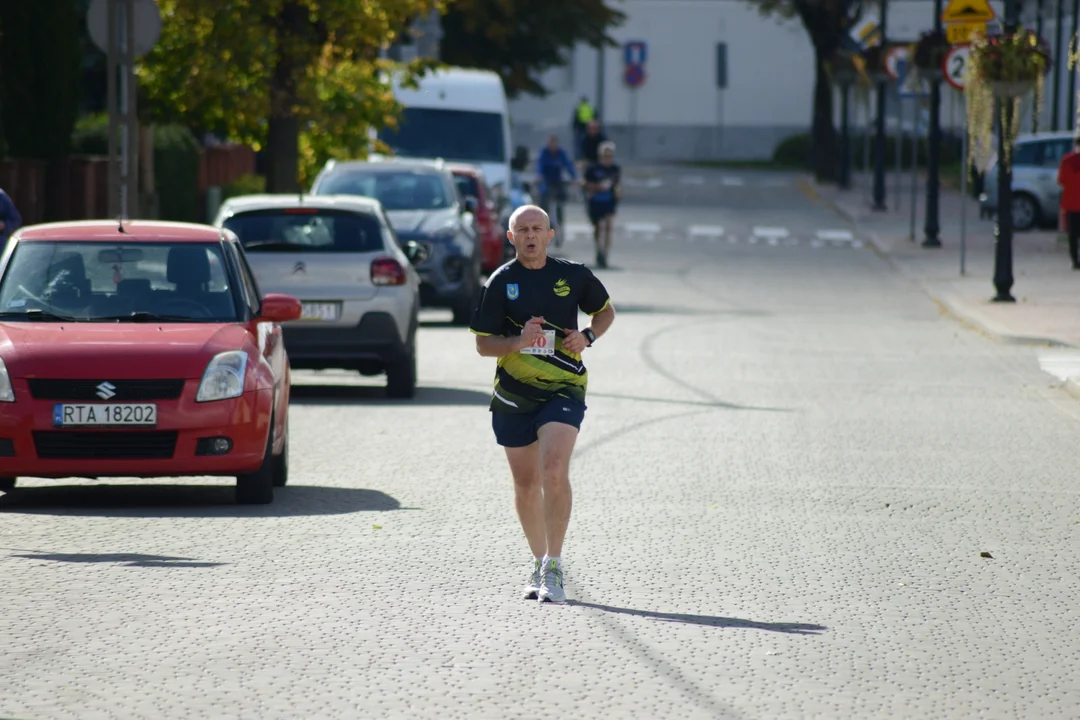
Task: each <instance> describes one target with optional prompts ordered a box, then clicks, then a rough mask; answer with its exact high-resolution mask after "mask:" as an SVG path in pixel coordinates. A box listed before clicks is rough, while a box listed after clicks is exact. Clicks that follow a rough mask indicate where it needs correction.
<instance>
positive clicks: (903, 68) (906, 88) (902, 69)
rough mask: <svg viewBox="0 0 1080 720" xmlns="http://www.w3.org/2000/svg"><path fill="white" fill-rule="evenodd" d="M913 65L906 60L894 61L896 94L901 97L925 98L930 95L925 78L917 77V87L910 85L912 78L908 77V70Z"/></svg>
mask: <svg viewBox="0 0 1080 720" xmlns="http://www.w3.org/2000/svg"><path fill="white" fill-rule="evenodd" d="M913 67H914V65H912V64H910V63H909V62H908V61H907V60H899V61H897V63H896V88H897V92H898V95H899V96H900V97H902V98H904V99H905V100H906V99H909V98H925V97H929V96H930V89H929V87H928V86H927V83H926V80H923V79H922V78H918V87H915V88H913V87H910V85H912V82H911V80H912V78H909V77H908V72H910V71H911V69H912V68H913Z"/></svg>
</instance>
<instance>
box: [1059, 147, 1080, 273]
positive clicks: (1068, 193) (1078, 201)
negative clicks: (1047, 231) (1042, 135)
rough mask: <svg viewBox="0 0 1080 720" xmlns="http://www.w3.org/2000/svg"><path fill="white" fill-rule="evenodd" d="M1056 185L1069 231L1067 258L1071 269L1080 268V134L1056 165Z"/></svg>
mask: <svg viewBox="0 0 1080 720" xmlns="http://www.w3.org/2000/svg"><path fill="white" fill-rule="evenodd" d="M1057 182H1058V185H1060V186H1061V211H1062V212H1063V213H1064V214H1065V227H1066V229H1067V230H1068V233H1069V260H1070V261H1072V268H1073V270H1080V253H1078V252H1077V251H1078V249H1080V248H1078V247H1077V246H1078V245H1080V136H1078V137H1077V138H1076V139H1075V140H1074V141H1073V149H1072V151H1071V152H1067V153H1065V156H1064V157H1063V158H1061V165H1060V166H1058V178H1057Z"/></svg>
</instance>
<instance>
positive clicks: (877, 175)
mask: <svg viewBox="0 0 1080 720" xmlns="http://www.w3.org/2000/svg"><path fill="white" fill-rule="evenodd" d="M888 14H889V0H881V17H880V18H879V20H878V29H879V31H880V33H881V40H880V41H879V42H880V43H881V55H882V57H884V56H885V50H886V48H887V47H888V35H887V34H886V32H885V21H886V18H887V16H888ZM873 70H874V71H875V72H877V73H879V75H880V78H881V79H880V80H879V82H878V84H877V127H876V128H875V138H874V205H873V209H874V210H877V211H884V210H886V209H887V208H886V207H885V101H886V92H885V89H886V87H887V86H888V80H887V79H886V78H885V74H884V73H883V72H882V70H883V68H873Z"/></svg>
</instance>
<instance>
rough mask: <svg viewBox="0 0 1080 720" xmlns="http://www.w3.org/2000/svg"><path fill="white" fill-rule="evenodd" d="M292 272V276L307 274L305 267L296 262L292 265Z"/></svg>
mask: <svg viewBox="0 0 1080 720" xmlns="http://www.w3.org/2000/svg"><path fill="white" fill-rule="evenodd" d="M292 271H293V275H295V274H296V273H306V272H307V265H305V264H304V263H302V262H298V263H296V264H295V265H293V269H292Z"/></svg>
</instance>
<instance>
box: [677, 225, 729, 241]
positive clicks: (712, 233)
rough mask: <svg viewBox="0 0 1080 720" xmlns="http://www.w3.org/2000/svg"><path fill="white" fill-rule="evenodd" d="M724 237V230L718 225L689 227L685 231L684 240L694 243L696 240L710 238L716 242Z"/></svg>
mask: <svg viewBox="0 0 1080 720" xmlns="http://www.w3.org/2000/svg"><path fill="white" fill-rule="evenodd" d="M723 235H724V228H722V227H720V226H719V225H691V226H690V227H688V228H687V229H686V239H687V240H689V241H690V242H694V240H695V239H696V238H699V237H702V238H711V239H713V240H716V239H718V238H720V237H723Z"/></svg>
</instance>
